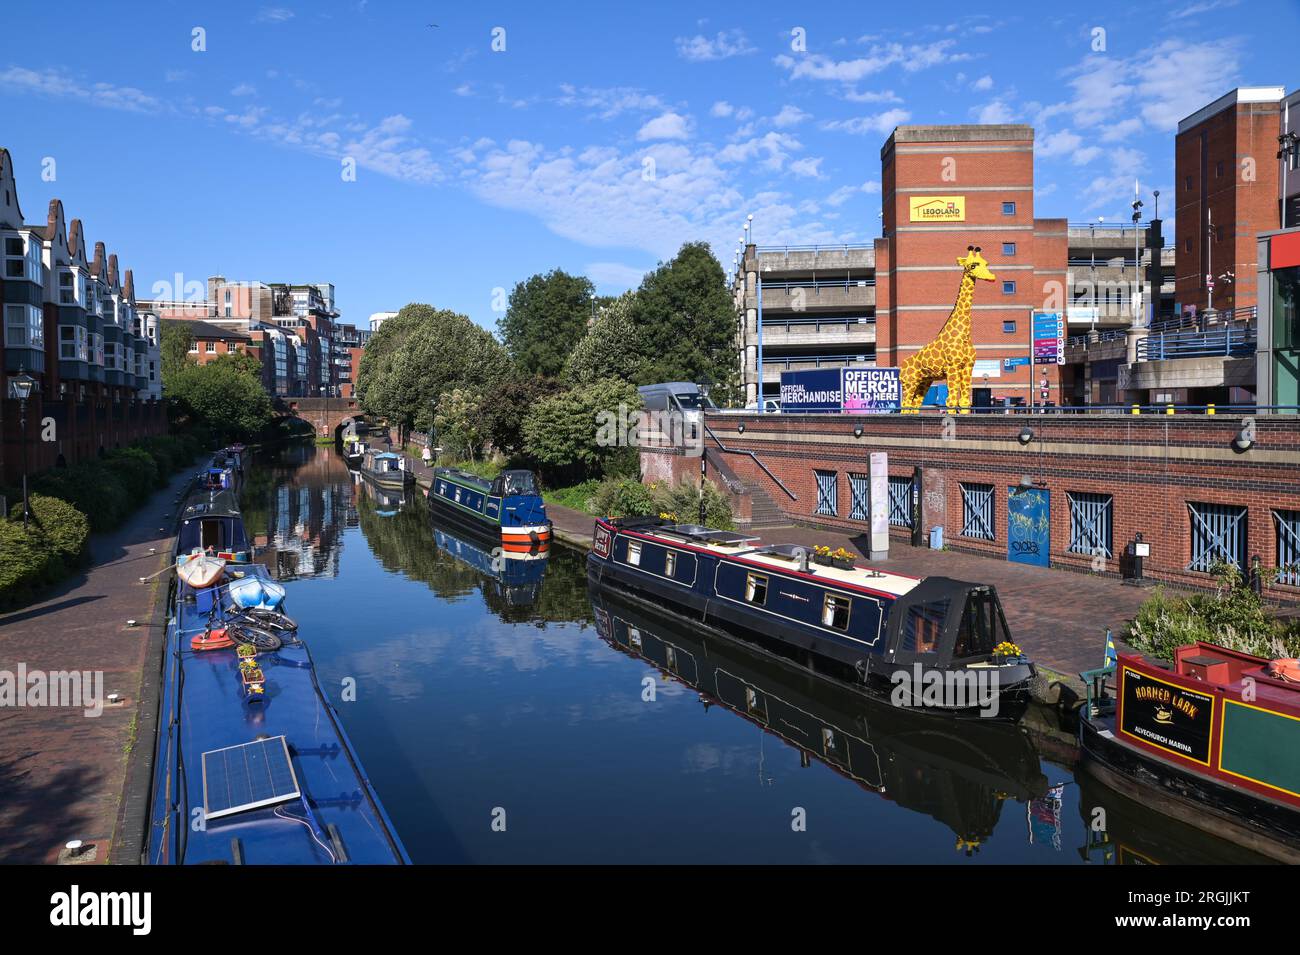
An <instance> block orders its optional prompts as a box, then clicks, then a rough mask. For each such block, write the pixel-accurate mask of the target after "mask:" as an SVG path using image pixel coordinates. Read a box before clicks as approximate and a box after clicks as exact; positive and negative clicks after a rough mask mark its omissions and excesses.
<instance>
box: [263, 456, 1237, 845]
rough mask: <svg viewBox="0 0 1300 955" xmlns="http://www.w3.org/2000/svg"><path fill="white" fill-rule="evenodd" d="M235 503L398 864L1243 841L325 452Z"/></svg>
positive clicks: (1021, 735)
mask: <svg viewBox="0 0 1300 955" xmlns="http://www.w3.org/2000/svg"><path fill="white" fill-rule="evenodd" d="M244 514H245V521H246V524H247V527H248V529H249V533H250V535H251V536H252V537H253V539H254V542H255V543H257V544H259V545H261V546H262V548H263V551H262V556H261V557H260V558H259V560H262V561H264V562H266V563H267V564H268V565H269V566H270V567H271V569H272V571H273V572H274V573H275V574H276V576H277V577H278V578H279V579H280V580H282V581H284V582H285V584H286V587H287V590H288V598H287V601H286V606H287V608H288V610H289V612H290V613H291V614H292V615H293V617H294V618H295V619H296V620H297V621H298V622H299V626H300V633H301V634H302V636H303V637H304V638H305V639H306V640H307V641H308V643H309V645H310V647H311V649H312V653H313V655H314V657H315V659H316V662H317V666H318V669H319V676H320V681H321V685H322V686H323V687H324V689H325V691H326V693H327V695H328V696H329V697H330V699H331V701H332V702H334V704H335V705H336V706H337V708H338V710H339V712H340V714H341V716H342V719H343V722H344V725H345V726H346V729H347V732H348V734H349V736H350V737H351V739H352V742H353V744H354V745H355V747H356V748H357V750H358V751H359V753H360V756H361V760H362V763H363V764H364V766H365V768H366V770H367V772H368V773H369V775H370V778H371V780H372V782H373V783H374V785H375V788H376V789H377V790H378V792H379V794H380V797H381V798H382V800H383V802H384V805H385V808H386V809H387V810H388V813H389V815H390V816H391V817H392V820H393V823H394V825H395V826H396V828H397V831H398V832H399V834H400V835H401V837H402V839H403V841H404V842H405V844H406V847H407V849H408V851H409V852H410V855H411V857H412V859H413V860H414V861H416V862H429V863H445V862H474V863H494V862H521V863H531V862H560V863H567V862H572V863H584V862H597V863H599V862H603V863H664V862H702V863H719V862H731V863H773V862H785V863H809V862H831V863H852V862H866V863H951V864H956V865H979V864H982V863H989V862H994V863H1029V864H1077V863H1082V862H1085V861H1087V862H1092V863H1094V864H1096V863H1114V862H1254V861H1260V860H1258V859H1256V858H1255V857H1253V856H1249V855H1245V854H1243V853H1242V852H1241V850H1239V849H1237V848H1236V847H1234V846H1232V845H1230V844H1228V843H1224V842H1221V841H1218V840H1215V839H1213V838H1211V837H1209V836H1206V835H1203V834H1201V833H1200V832H1198V831H1197V830H1194V829H1190V828H1187V827H1184V826H1182V825H1180V824H1177V823H1175V822H1173V821H1170V820H1167V819H1165V818H1164V817H1162V816H1159V815H1156V814H1154V813H1152V812H1150V811H1149V810H1146V809H1144V808H1143V807H1141V806H1138V805H1136V804H1134V803H1131V802H1129V801H1128V800H1125V799H1124V798H1122V797H1120V796H1118V795H1115V794H1113V793H1111V792H1109V791H1108V790H1106V789H1104V788H1103V787H1101V786H1100V785H1099V784H1097V783H1095V782H1093V781H1092V780H1091V779H1090V778H1088V777H1087V776H1086V775H1085V774H1080V775H1079V776H1078V777H1077V778H1076V776H1075V775H1074V774H1073V773H1072V772H1071V770H1070V769H1069V768H1068V766H1067V765H1064V764H1063V763H1064V761H1065V760H1064V759H1063V756H1062V754H1063V753H1066V752H1067V747H1065V746H1064V745H1063V744H1062V741H1061V738H1059V737H1058V738H1056V739H1053V738H1051V737H1050V736H1047V735H1043V734H1039V733H1031V732H1030V731H1029V730H1028V729H1026V728H1025V726H1006V725H1000V724H993V723H989V722H987V721H970V722H965V723H960V722H955V721H952V720H947V719H942V718H937V717H929V716H925V715H922V714H916V713H908V712H900V711H898V710H895V709H893V708H891V707H888V706H881V705H879V704H875V703H871V702H869V701H867V700H865V699H864V698H863V697H861V696H860V695H858V694H856V693H854V692H853V691H851V690H849V689H847V688H844V687H840V686H839V685H837V684H834V683H832V682H829V681H827V680H825V679H822V678H820V677H815V676H812V675H809V674H805V673H803V672H802V671H795V670H792V669H790V668H788V667H786V666H785V665H783V664H780V663H776V662H774V661H772V660H771V659H769V658H767V657H764V656H762V655H759V654H757V653H754V652H753V651H752V650H750V649H748V648H747V647H746V646H745V645H744V644H742V643H738V642H736V641H733V640H730V639H725V638H722V637H719V636H717V635H713V634H707V633H704V632H701V631H700V630H699V629H698V628H695V627H692V626H691V625H689V624H687V623H683V622H681V621H678V620H675V619H673V618H671V617H668V616H665V615H664V614H663V613H662V612H661V611H659V610H656V609H654V608H646V607H642V606H638V605H635V604H633V603H631V602H628V601H626V600H623V599H618V598H616V597H613V596H611V595H607V594H596V595H594V596H593V595H590V594H589V593H588V589H587V581H586V574H585V569H584V568H585V564H584V560H585V556H584V555H583V554H581V553H579V552H578V551H576V550H572V549H569V548H566V547H563V546H557V547H555V548H553V549H552V551H551V553H550V554H549V556H547V557H546V558H545V559H539V560H514V559H511V560H506V559H503V558H501V557H500V556H499V555H496V556H494V555H493V554H492V553H491V544H490V542H489V541H487V540H486V539H482V538H476V537H475V536H474V535H473V534H472V533H467V532H466V531H465V530H463V529H459V528H456V527H451V526H448V525H446V524H444V523H443V522H441V521H439V520H437V519H435V518H434V517H433V516H432V515H431V513H430V510H429V506H428V504H427V502H426V501H425V500H424V498H423V496H422V494H416V495H410V494H408V495H407V496H406V497H405V498H404V499H403V498H401V497H392V496H389V495H387V494H385V493H384V492H381V491H377V490H375V489H374V488H373V487H372V486H371V485H370V484H368V483H366V482H364V481H362V480H361V479H360V478H359V476H358V475H357V474H356V472H353V471H349V469H348V468H347V466H346V463H345V462H344V461H343V459H342V458H341V457H340V456H339V455H338V453H337V452H336V451H335V450H334V449H332V448H317V447H313V446H310V445H288V446H283V447H281V448H279V449H277V450H270V451H265V452H261V453H260V455H259V456H258V457H257V458H256V459H255V461H254V468H253V471H252V473H251V475H250V476H249V480H248V482H247V485H246V488H245V492H244ZM1028 722H1034V723H1036V724H1050V722H1051V717H1050V714H1031V720H1030V721H1028ZM1054 760H1062V762H1057V761H1054ZM342 778H343V777H342V775H340V793H338V794H333V793H329V794H318V795H344V794H346V793H345V792H344V787H343V783H342ZM1094 820H1095V821H1096V824H1095V825H1094Z"/></svg>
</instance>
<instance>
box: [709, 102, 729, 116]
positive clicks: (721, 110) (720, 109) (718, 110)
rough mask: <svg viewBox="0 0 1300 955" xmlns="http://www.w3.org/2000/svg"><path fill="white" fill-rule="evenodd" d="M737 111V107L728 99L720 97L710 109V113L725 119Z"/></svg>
mask: <svg viewBox="0 0 1300 955" xmlns="http://www.w3.org/2000/svg"><path fill="white" fill-rule="evenodd" d="M735 111H736V107H734V106H732V105H731V104H730V103H728V102H727V101H726V100H721V99H720V100H718V101H717V102H716V103H714V104H713V107H712V108H711V109H710V110H709V115H710V116H715V117H717V118H719V119H724V118H726V117H727V116H730V115H731V114H732V113H734V112H735Z"/></svg>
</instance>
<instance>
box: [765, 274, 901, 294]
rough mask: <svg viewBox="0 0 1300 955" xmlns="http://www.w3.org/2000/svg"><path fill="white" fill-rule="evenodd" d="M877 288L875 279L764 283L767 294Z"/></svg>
mask: <svg viewBox="0 0 1300 955" xmlns="http://www.w3.org/2000/svg"><path fill="white" fill-rule="evenodd" d="M875 287H876V280H875V278H874V277H873V278H869V279H850V278H845V279H804V280H802V281H799V280H795V281H791V282H769V281H767V280H764V281H763V291H765V292H767V291H771V290H772V289H792V288H814V289H823V288H835V289H839V288H842V289H845V290H848V289H852V288H875Z"/></svg>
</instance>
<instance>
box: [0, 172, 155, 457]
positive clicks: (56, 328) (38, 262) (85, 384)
mask: <svg viewBox="0 0 1300 955" xmlns="http://www.w3.org/2000/svg"><path fill="white" fill-rule="evenodd" d="M0 248H2V251H3V256H2V258H3V266H2V267H0V313H3V323H4V335H3V337H2V338H0V367H3V369H4V372H5V380H4V391H3V397H2V398H0V409H3V410H2V411H0V434H3V441H0V479H2V480H4V481H6V482H12V481H14V480H16V479H17V478H18V477H19V476H20V475H21V474H22V473H23V471H24V470H27V471H38V470H41V469H43V468H47V467H51V466H54V465H56V464H70V463H74V462H76V461H78V460H83V459H86V458H90V457H94V456H96V455H98V454H101V453H103V452H105V451H108V450H111V449H113V448H117V447H121V446H123V445H126V444H129V443H130V442H132V441H135V440H137V439H139V438H141V437H144V436H146V435H151V434H158V433H161V432H162V431H163V430H165V428H166V418H165V415H164V414H163V413H162V407H161V404H160V402H159V401H158V398H159V397H160V396H161V390H160V385H159V383H158V382H156V381H151V380H150V377H149V370H150V367H151V363H153V365H154V366H155V367H156V365H157V361H158V351H157V343H156V341H153V340H151V339H150V338H149V336H148V334H147V330H146V326H145V322H144V319H143V317H142V315H141V313H140V311H139V310H138V308H137V303H136V301H135V291H134V279H133V276H132V273H131V272H130V271H129V270H127V271H126V272H125V273H122V272H120V271H119V265H118V259H117V256H116V255H110V254H108V253H107V250H106V247H105V245H104V243H102V242H100V243H96V244H95V245H94V246H93V254H92V255H90V256H88V255H87V252H86V249H87V244H86V234H85V228H84V226H83V224H82V222H81V220H80V219H73V220H71V222H68V221H66V220H65V216H64V209H63V203H62V202H61V201H60V200H58V199H54V200H52V201H51V202H50V205H49V210H48V215H47V218H46V221H45V224H44V225H33V224H30V223H27V222H25V221H24V216H23V213H22V210H21V207H20V206H19V200H18V185H17V182H16V180H15V177H14V168H13V161H12V158H11V157H10V154H9V152H8V150H6V149H4V148H2V147H0ZM23 376H26V377H30V378H31V379H32V380H33V381H32V390H31V395H30V397H29V398H28V399H27V401H26V407H25V415H24V414H23V413H22V411H23V406H22V403H21V402H20V401H18V400H15V399H14V398H11V397H10V395H11V389H12V388H13V383H14V381H15V379H19V380H21V379H22V378H23ZM24 419H25V424H26V430H25V431H24V430H23V422H24Z"/></svg>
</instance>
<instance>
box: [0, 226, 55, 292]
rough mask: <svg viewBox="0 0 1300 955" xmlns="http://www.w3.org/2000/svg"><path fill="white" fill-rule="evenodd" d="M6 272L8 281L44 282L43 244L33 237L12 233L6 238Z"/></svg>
mask: <svg viewBox="0 0 1300 955" xmlns="http://www.w3.org/2000/svg"><path fill="white" fill-rule="evenodd" d="M3 245H4V248H3V250H2V251H3V254H4V271H3V273H0V274H3V275H4V277H5V278H6V279H26V280H27V281H28V282H44V280H45V276H44V273H43V269H44V267H43V266H42V264H41V243H40V242H39V241H38V240H37V239H36V238H35V237H33V236H30V235H26V234H24V233H21V232H17V233H14V232H10V233H7V234H6V235H5V237H4V244H3Z"/></svg>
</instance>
